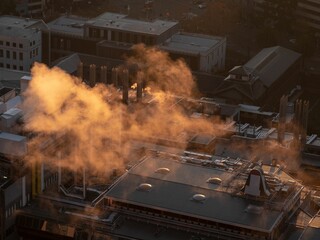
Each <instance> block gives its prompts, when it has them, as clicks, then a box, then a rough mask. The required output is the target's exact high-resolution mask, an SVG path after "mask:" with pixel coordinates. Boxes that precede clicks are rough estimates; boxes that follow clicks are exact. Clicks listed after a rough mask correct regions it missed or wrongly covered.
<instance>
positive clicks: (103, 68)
mask: <svg viewBox="0 0 320 240" xmlns="http://www.w3.org/2000/svg"><path fill="white" fill-rule="evenodd" d="M100 82H102V83H104V84H107V66H101V68H100Z"/></svg>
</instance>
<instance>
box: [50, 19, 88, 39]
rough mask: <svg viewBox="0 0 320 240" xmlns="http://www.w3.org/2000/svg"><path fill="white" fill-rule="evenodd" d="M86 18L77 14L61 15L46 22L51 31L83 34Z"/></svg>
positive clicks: (80, 35)
mask: <svg viewBox="0 0 320 240" xmlns="http://www.w3.org/2000/svg"><path fill="white" fill-rule="evenodd" d="M87 20H88V19H86V18H82V17H78V16H61V17H59V18H57V19H55V20H53V21H51V22H49V23H48V26H49V28H50V30H51V31H52V32H58V33H65V34H69V35H70V34H71V35H75V36H79V37H83V36H84V24H85V23H86V21H87Z"/></svg>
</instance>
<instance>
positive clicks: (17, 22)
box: [0, 15, 41, 28]
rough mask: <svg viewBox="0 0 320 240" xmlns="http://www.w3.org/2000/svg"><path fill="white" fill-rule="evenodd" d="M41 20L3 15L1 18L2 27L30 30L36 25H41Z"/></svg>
mask: <svg viewBox="0 0 320 240" xmlns="http://www.w3.org/2000/svg"><path fill="white" fill-rule="evenodd" d="M40 21H41V20H38V19H32V18H22V17H16V16H8V15H3V16H0V25H4V26H10V27H18V28H30V27H32V26H33V25H34V24H36V23H39V22H40Z"/></svg>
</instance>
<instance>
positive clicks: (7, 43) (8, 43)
mask: <svg viewBox="0 0 320 240" xmlns="http://www.w3.org/2000/svg"><path fill="white" fill-rule="evenodd" d="M33 42H34V41H33ZM5 43H6V44H5V46H7V47H10V46H11V44H10V42H5ZM30 44H31V42H30ZM0 46H4V41H2V40H0ZM30 46H31V45H30ZM12 47H17V43H16V42H13V43H12ZM19 48H23V44H22V43H19Z"/></svg>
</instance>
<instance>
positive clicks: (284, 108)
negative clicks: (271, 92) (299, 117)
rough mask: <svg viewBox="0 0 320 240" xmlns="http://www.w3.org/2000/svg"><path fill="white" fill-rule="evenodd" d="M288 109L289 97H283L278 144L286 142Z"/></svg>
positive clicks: (281, 100)
mask: <svg viewBox="0 0 320 240" xmlns="http://www.w3.org/2000/svg"><path fill="white" fill-rule="evenodd" d="M287 107H288V96H282V97H281V99H280V109H279V123H278V142H279V143H282V142H283V140H284V132H285V128H286V127H285V126H286V115H287Z"/></svg>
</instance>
